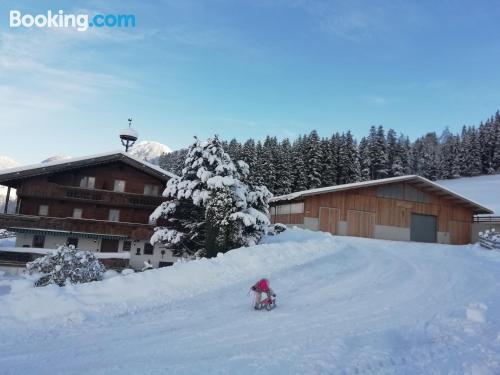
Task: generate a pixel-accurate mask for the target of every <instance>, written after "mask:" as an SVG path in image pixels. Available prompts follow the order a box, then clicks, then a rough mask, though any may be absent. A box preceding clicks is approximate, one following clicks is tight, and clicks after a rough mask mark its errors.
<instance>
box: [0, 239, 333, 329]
mask: <svg viewBox="0 0 500 375" xmlns="http://www.w3.org/2000/svg"><path fill="white" fill-rule="evenodd" d="M279 237H281V240H282V243H277V242H279V241H277V238H279ZM267 242H268V243H264V244H262V245H258V246H254V247H250V248H248V247H247V248H240V249H235V250H232V251H230V252H228V253H226V254H224V255H222V256H219V257H217V258H212V259H200V260H196V261H190V262H177V263H175V264H174V265H173V266H171V267H168V268H161V269H156V270H151V271H147V272H143V273H134V274H128V275H123V276H121V277H113V278H109V279H105V280H103V281H100V282H92V283H88V284H80V285H68V286H65V287H57V286H47V287H42V288H33V287H32V286H31V285H32V284H31V282H30V281H27V280H16V281H13V282H12V284H11V292H10V294H7V295H5V296H0V306H2V308H1V309H0V327H2V326H5V325H10V324H15V323H21V324H33V323H35V324H36V323H37V322H40V321H44V322H50V323H52V324H60V323H65V322H76V321H83V320H86V319H89V318H92V317H95V316H99V317H103V316H115V315H119V314H123V313H126V312H133V311H137V310H138V309H141V306H148V307H151V306H154V305H162V304H165V303H168V302H169V301H173V300H176V299H182V298H186V297H192V296H195V295H198V294H202V293H205V292H208V291H212V290H215V289H219V288H223V287H225V286H227V285H228V284H231V283H235V282H238V281H241V280H245V279H248V280H249V285H250V283H251V281H254V279H256V278H259V277H262V276H266V275H267V276H269V275H271V274H272V273H273V272H276V271H279V270H281V269H284V268H289V267H292V266H296V265H300V264H304V263H307V262H310V261H312V260H314V259H316V258H318V257H321V256H324V255H326V254H331V253H332V252H334V251H335V241H334V240H333V237H332V236H330V235H327V234H324V235H318V234H317V233H316V234H312V232H308V231H304V230H300V229H296V230H289V231H286V232H284V233H283V234H281V235H280V236H275V237H270V238H269V239H267Z"/></svg>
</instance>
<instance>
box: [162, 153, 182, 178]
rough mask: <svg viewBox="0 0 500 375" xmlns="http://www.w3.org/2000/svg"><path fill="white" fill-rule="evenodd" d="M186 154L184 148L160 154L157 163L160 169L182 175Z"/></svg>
mask: <svg viewBox="0 0 500 375" xmlns="http://www.w3.org/2000/svg"><path fill="white" fill-rule="evenodd" d="M186 154H187V149H186V148H182V149H180V150H176V151H172V152H169V153H166V154H162V155H161V156H160V159H159V161H158V163H159V165H160V167H161V168H163V169H165V170H167V171H169V172H172V173H174V174H176V175H179V174H181V173H182V169H183V168H184V160H185V159H186Z"/></svg>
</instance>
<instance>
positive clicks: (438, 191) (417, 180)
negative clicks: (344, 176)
mask: <svg viewBox="0 0 500 375" xmlns="http://www.w3.org/2000/svg"><path fill="white" fill-rule="evenodd" d="M397 182H407V183H410V184H412V185H413V186H415V187H418V188H420V189H421V190H422V191H424V192H428V193H430V194H434V195H438V196H441V197H446V198H447V199H449V200H451V201H453V202H455V203H457V204H459V205H461V206H465V207H468V208H470V209H472V210H473V211H474V214H492V213H493V211H492V210H490V209H489V208H487V207H484V206H482V205H480V204H479V203H476V202H474V201H472V200H470V199H468V198H466V197H464V196H463V195H460V194H458V193H455V192H454V191H452V190H450V189H447V188H445V187H443V186H441V185H439V184H437V183H435V182H432V181H430V180H428V179H426V178H424V177H421V176H417V175H407V176H399V177H390V178H383V179H380V180H371V181H362V182H354V183H351V184H344V185H335V186H327V187H322V188H317V189H310V190H303V191H298V192H295V193H291V194H286V195H280V196H277V197H273V198H271V200H270V202H271V203H273V202H280V201H293V200H297V199H300V198H303V197H307V196H311V195H319V194H326V193H334V192H337V191H345V190H353V189H360V188H364V187H369V186H378V185H386V184H392V183H397Z"/></svg>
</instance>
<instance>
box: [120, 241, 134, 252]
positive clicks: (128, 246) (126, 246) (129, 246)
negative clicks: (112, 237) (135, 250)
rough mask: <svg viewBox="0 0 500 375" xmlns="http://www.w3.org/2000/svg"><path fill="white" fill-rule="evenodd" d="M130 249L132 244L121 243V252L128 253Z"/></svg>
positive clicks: (127, 242)
mask: <svg viewBox="0 0 500 375" xmlns="http://www.w3.org/2000/svg"><path fill="white" fill-rule="evenodd" d="M131 248H132V242H130V241H123V248H122V250H123V251H130V249H131Z"/></svg>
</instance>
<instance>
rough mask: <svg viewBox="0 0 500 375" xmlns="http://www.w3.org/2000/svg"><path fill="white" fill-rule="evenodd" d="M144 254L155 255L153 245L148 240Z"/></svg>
mask: <svg viewBox="0 0 500 375" xmlns="http://www.w3.org/2000/svg"><path fill="white" fill-rule="evenodd" d="M144 255H153V245H151V244H150V243H147V242H146V243H145V244H144Z"/></svg>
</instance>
